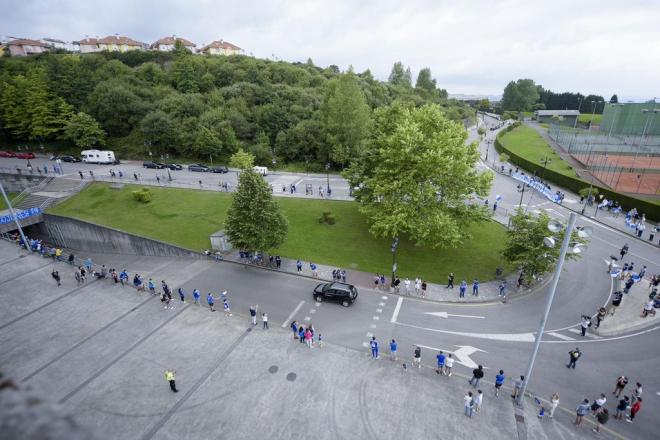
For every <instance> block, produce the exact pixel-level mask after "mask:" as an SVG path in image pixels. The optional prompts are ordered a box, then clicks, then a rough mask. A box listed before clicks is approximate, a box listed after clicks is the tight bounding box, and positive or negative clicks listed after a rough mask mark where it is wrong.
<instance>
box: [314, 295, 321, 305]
mask: <svg viewBox="0 0 660 440" xmlns="http://www.w3.org/2000/svg"><path fill="white" fill-rule="evenodd" d="M314 301H316V302H319V303H320V302H322V301H323V297H322V296H321V295H314Z"/></svg>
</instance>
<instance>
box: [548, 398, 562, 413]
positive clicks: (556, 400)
mask: <svg viewBox="0 0 660 440" xmlns="http://www.w3.org/2000/svg"><path fill="white" fill-rule="evenodd" d="M557 406H559V393H554V394H553V395H552V396H551V397H550V415H549V416H548V417H550V418H553V417H554V415H555V410H556V409H557Z"/></svg>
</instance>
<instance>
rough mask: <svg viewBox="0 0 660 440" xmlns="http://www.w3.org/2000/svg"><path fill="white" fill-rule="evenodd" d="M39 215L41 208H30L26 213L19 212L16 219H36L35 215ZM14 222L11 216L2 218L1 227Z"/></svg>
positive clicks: (0, 220) (0, 218) (0, 219)
mask: <svg viewBox="0 0 660 440" xmlns="http://www.w3.org/2000/svg"><path fill="white" fill-rule="evenodd" d="M39 214H41V208H30V209H26V210H24V211H20V212H17V213H16V218H17V219H18V220H23V219H26V218H28V217H34V216H35V215H39ZM13 221H14V219H13V218H12V216H11V214H10V215H3V216H0V225H6V224H7V223H11V222H13Z"/></svg>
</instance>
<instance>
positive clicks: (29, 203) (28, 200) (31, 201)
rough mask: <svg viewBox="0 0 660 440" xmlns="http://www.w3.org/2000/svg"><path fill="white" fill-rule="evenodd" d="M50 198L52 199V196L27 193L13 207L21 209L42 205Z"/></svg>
mask: <svg viewBox="0 0 660 440" xmlns="http://www.w3.org/2000/svg"><path fill="white" fill-rule="evenodd" d="M50 199H52V197H48V196H40V195H37V194H28V195H27V196H26V197H25V198H23V199H22V200H21V201H20V202H18V204H17V205H15V206H14V209H17V210H23V209H30V208H39V207H41V205H43V204H44V203H45V202H48V201H49V200H50Z"/></svg>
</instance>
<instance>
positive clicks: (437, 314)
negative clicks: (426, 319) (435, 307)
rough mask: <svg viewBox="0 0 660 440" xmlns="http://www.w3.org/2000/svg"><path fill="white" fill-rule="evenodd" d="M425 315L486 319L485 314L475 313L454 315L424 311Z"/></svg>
mask: <svg viewBox="0 0 660 440" xmlns="http://www.w3.org/2000/svg"><path fill="white" fill-rule="evenodd" d="M424 314H425V315H431V316H437V317H438V318H449V317H450V316H454V317H456V318H476V319H484V318H485V316H475V315H454V314H451V313H447V312H424Z"/></svg>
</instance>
